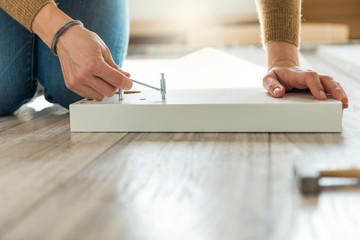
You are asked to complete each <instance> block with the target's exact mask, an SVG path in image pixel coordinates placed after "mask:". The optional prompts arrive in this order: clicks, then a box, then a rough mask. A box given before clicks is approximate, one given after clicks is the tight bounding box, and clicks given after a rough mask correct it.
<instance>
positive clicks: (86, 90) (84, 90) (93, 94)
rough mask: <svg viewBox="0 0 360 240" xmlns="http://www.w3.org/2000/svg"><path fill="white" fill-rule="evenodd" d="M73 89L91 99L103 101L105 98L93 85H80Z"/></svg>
mask: <svg viewBox="0 0 360 240" xmlns="http://www.w3.org/2000/svg"><path fill="white" fill-rule="evenodd" d="M71 90H72V91H73V92H75V93H76V94H78V95H80V96H82V97H84V98H87V99H89V100H96V101H101V100H103V99H104V96H103V95H101V94H100V93H98V92H97V91H96V90H94V89H92V88H91V87H89V86H86V85H82V86H78V87H77V88H75V89H71Z"/></svg>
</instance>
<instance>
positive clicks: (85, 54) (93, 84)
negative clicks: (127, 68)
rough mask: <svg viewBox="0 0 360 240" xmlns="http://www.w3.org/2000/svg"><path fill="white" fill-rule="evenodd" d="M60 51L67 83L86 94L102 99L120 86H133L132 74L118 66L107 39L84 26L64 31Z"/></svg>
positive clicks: (111, 94)
mask: <svg viewBox="0 0 360 240" xmlns="http://www.w3.org/2000/svg"><path fill="white" fill-rule="evenodd" d="M57 53H58V56H59V59H60V63H61V68H62V72H63V76H64V80H65V84H66V86H67V87H68V88H69V89H70V90H72V91H74V92H76V93H77V94H79V95H81V96H83V97H85V98H88V99H95V100H102V99H103V98H104V96H106V97H111V96H113V95H114V93H115V91H116V89H117V88H121V89H125V90H128V89H130V88H131V87H132V81H131V80H130V79H129V77H130V74H128V73H126V72H123V71H121V70H120V69H119V68H118V66H117V65H116V64H115V62H114V61H113V59H112V57H111V54H110V51H109V49H108V48H107V47H106V45H105V43H104V42H103V41H102V40H101V39H100V37H99V36H98V35H96V34H95V33H93V32H90V31H89V30H87V29H85V28H83V27H82V26H73V27H71V28H69V29H68V30H67V31H66V32H64V34H63V35H62V36H61V37H60V38H59V41H58V44H57Z"/></svg>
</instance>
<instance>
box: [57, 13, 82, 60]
mask: <svg viewBox="0 0 360 240" xmlns="http://www.w3.org/2000/svg"><path fill="white" fill-rule="evenodd" d="M75 25H81V26H84V25H83V23H82V22H81V21H79V20H72V21H70V22H68V23H66V24H65V25H64V26H62V27H61V28H60V29H59V30H58V31H57V32H56V33H55V35H54V38H53V40H52V42H51V52H52V53H53V54H54V55H55V56H57V52H56V44H57V42H58V40H59V38H60V36H61V34H63V33H64V32H65V31H66V30H67V29H69V28H71V27H72V26H75Z"/></svg>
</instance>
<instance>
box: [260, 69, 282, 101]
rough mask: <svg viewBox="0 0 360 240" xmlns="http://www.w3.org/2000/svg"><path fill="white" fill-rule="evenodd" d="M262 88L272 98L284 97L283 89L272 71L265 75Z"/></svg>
mask: <svg viewBox="0 0 360 240" xmlns="http://www.w3.org/2000/svg"><path fill="white" fill-rule="evenodd" d="M263 86H264V88H265V89H266V90H267V91H268V92H269V93H270V94H271V96H273V97H276V98H281V97H283V96H284V95H285V87H284V86H283V85H282V84H281V83H280V82H279V80H278V79H277V76H276V74H275V73H274V72H273V71H271V72H269V73H268V74H266V75H265V77H264V78H263Z"/></svg>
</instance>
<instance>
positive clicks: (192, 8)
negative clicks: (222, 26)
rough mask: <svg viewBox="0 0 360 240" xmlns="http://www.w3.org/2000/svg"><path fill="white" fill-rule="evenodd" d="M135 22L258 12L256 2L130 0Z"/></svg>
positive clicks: (253, 0)
mask: <svg viewBox="0 0 360 240" xmlns="http://www.w3.org/2000/svg"><path fill="white" fill-rule="evenodd" d="M129 5H130V17H131V19H133V20H150V19H151V20H154V19H183V18H188V17H190V18H194V17H207V16H224V15H229V16H234V15H240V14H251V13H255V12H256V8H255V0H129Z"/></svg>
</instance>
